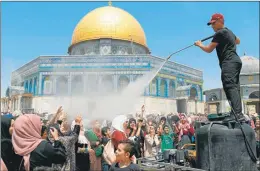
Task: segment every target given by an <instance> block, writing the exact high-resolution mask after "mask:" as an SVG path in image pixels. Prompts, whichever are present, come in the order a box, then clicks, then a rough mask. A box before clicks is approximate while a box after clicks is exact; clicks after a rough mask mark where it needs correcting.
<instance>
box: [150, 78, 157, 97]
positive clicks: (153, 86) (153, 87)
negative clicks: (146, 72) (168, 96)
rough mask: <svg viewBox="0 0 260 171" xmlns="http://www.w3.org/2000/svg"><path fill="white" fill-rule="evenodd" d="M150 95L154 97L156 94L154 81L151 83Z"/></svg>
mask: <svg viewBox="0 0 260 171" xmlns="http://www.w3.org/2000/svg"><path fill="white" fill-rule="evenodd" d="M151 94H152V95H156V94H157V87H156V79H154V80H153V81H152V85H151Z"/></svg>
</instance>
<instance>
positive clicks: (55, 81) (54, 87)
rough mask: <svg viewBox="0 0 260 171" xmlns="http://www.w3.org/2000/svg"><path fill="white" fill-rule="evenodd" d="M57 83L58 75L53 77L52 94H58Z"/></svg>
mask: <svg viewBox="0 0 260 171" xmlns="http://www.w3.org/2000/svg"><path fill="white" fill-rule="evenodd" d="M56 85H57V77H56V76H55V77H53V82H52V94H56Z"/></svg>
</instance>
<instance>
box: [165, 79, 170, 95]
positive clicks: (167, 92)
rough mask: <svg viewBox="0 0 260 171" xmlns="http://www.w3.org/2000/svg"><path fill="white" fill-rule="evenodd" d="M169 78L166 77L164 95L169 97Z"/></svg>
mask: <svg viewBox="0 0 260 171" xmlns="http://www.w3.org/2000/svg"><path fill="white" fill-rule="evenodd" d="M169 87H170V80H169V79H166V97H169Z"/></svg>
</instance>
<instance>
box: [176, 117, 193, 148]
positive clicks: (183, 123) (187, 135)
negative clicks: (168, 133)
mask: <svg viewBox="0 0 260 171" xmlns="http://www.w3.org/2000/svg"><path fill="white" fill-rule="evenodd" d="M177 129H178V130H177V132H179V137H178V140H179V144H178V148H181V147H182V146H183V145H185V144H189V143H191V135H193V134H194V130H193V128H192V127H191V125H190V123H189V121H188V120H187V117H186V116H185V115H184V114H181V116H180V122H179V125H178V128H177Z"/></svg>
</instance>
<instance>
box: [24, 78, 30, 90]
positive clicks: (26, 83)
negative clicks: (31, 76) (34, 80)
mask: <svg viewBox="0 0 260 171" xmlns="http://www.w3.org/2000/svg"><path fill="white" fill-rule="evenodd" d="M28 85H29V83H28V80H27V81H26V82H25V85H24V90H25V92H26V93H27V92H28Z"/></svg>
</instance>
